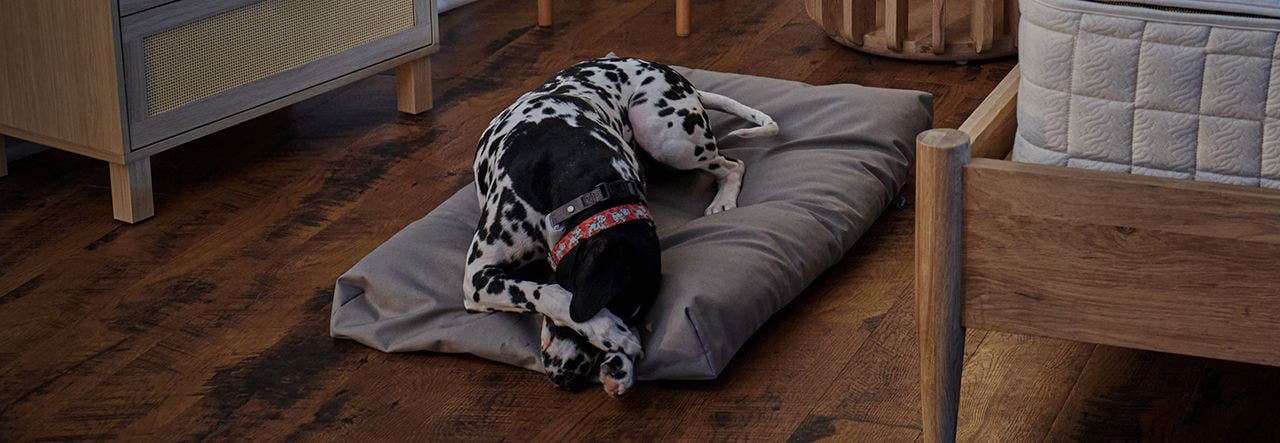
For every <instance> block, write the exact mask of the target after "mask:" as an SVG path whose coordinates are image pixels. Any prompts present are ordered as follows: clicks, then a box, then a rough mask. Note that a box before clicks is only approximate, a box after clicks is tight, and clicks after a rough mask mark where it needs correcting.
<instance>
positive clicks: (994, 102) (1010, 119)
mask: <svg viewBox="0 0 1280 443" xmlns="http://www.w3.org/2000/svg"><path fill="white" fill-rule="evenodd" d="M1021 82H1022V70H1021V69H1019V67H1017V66H1014V67H1013V70H1012V71H1009V75H1007V76H1005V78H1004V80H1001V81H1000V84H998V85H996V89H994V90H992V91H991V94H990V95H988V96H987V98H986V99H985V100H983V101H982V104H980V105H978V108H977V109H974V110H973V113H972V114H969V118H967V119H965V121H964V123H963V124H961V125H960V131H962V132H964V133H965V134H969V139H970V140H973V142H972V143H971V144H970V148H969V149H970V152H971V153H972V154H973V156H974V157H975V158H995V159H1000V158H1005V156H1008V155H1009V154H1010V153H1011V151H1013V137H1014V134H1015V133H1016V132H1017V129H1018V120H1017V113H1018V85H1019V83H1021Z"/></svg>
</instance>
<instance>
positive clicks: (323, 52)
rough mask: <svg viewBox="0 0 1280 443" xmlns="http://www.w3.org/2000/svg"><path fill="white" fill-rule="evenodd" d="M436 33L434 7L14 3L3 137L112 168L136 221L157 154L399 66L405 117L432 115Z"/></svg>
mask: <svg viewBox="0 0 1280 443" xmlns="http://www.w3.org/2000/svg"><path fill="white" fill-rule="evenodd" d="M438 36H439V33H438V30H437V27H436V10H435V1H434V0H177V1H173V0H14V1H12V2H9V3H6V5H5V11H4V14H0V134H6V135H10V136H13V137H18V138H23V139H27V140H31V141H34V142H38V143H42V144H45V145H48V146H51V147H54V148H58V149H63V150H67V151H71V152H76V153H79V154H83V155H87V156H90V157H94V158H98V159H102V160H105V161H107V162H109V163H110V171H111V192H112V202H113V208H114V210H113V212H114V213H115V217H116V218H117V219H119V220H122V221H126V222H130V223H133V222H137V221H140V220H142V219H145V218H147V217H150V216H151V215H152V213H153V211H152V201H151V189H150V188H151V185H150V177H151V173H150V161H149V158H150V156H151V155H152V154H155V153H157V152H160V151H163V150H166V149H169V148H172V147H175V146H178V145H181V144H182V143H185V142H187V141H190V140H192V139H195V138H197V137H200V136H203V135H206V134H209V133H211V132H214V131H217V130H219V129H222V128H225V127H227V126H230V125H233V124H236V123H239V122H242V121H245V120H247V119H250V118H253V117H256V116H258V115H262V114H264V113H267V112H270V111H273V110H276V109H279V108H281V107H284V106H287V105H289V104H292V103H295V102H298V101H300V100H303V99H306V98H308V97H311V96H314V95H317V94H320V93H322V92H325V91H328V90H330V89H333V88H336V87H338V86H341V85H344V84H347V83H350V82H352V81H355V80H358V79H361V78H364V77H366V76H369V75H372V74H375V73H377V72H379V71H382V70H385V69H389V68H392V67H396V68H397V70H396V72H397V76H398V77H399V78H398V83H397V84H398V88H399V93H398V94H397V102H398V104H399V108H400V110H401V111H404V112H409V113H419V112H422V111H425V110H427V109H429V108H430V106H431V89H430V88H431V87H430V81H431V77H430V63H429V60H428V59H427V56H429V55H430V54H432V53H434V52H435V51H436V50H437V49H438V38H439V37H438ZM0 171H3V168H0Z"/></svg>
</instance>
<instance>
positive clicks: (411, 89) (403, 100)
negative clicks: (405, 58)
mask: <svg viewBox="0 0 1280 443" xmlns="http://www.w3.org/2000/svg"><path fill="white" fill-rule="evenodd" d="M432 103H433V102H432V99H431V57H423V58H420V59H417V60H413V61H410V62H407V63H404V64H402V65H400V66H396V109H399V110H400V112H404V113H408V114H421V113H423V112H426V111H427V110H429V109H431V104H432Z"/></svg>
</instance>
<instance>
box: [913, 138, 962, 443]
mask: <svg viewBox="0 0 1280 443" xmlns="http://www.w3.org/2000/svg"><path fill="white" fill-rule="evenodd" d="M968 162H969V136H967V135H965V133H963V132H960V131H957V130H955V129H931V130H928V131H925V132H922V133H920V135H919V136H918V137H916V321H917V322H918V323H919V324H918V326H919V331H920V408H921V410H920V418H921V430H922V431H923V437H924V441H925V442H954V441H955V439H956V418H957V416H958V415H959V414H958V413H959V408H960V376H961V368H962V367H963V366H962V364H963V363H964V325H963V324H962V323H961V317H960V314H961V312H960V311H961V309H962V307H963V305H964V292H963V288H962V287H961V265H962V260H963V254H964V245H963V244H962V237H961V233H962V227H963V224H964V219H963V215H964V166H965V165H966V164H967V163H968Z"/></svg>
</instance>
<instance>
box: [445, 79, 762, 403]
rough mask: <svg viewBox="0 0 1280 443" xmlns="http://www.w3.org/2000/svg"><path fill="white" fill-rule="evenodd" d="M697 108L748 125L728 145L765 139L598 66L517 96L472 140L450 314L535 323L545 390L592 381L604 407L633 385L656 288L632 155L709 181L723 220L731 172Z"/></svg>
mask: <svg viewBox="0 0 1280 443" xmlns="http://www.w3.org/2000/svg"><path fill="white" fill-rule="evenodd" d="M704 108H707V109H715V110H721V111H725V112H728V113H731V114H734V115H737V116H739V117H742V118H745V119H747V120H749V121H751V122H753V123H755V124H756V125H759V126H757V127H751V128H746V129H739V130H737V131H733V132H732V133H730V134H729V135H730V136H738V137H748V138H749V137H762V136H771V135H774V134H776V133H777V132H778V125H777V124H776V123H774V121H773V119H771V118H770V117H769V116H767V115H765V114H764V113H762V112H760V111H757V110H755V109H751V108H749V107H746V106H744V105H742V104H740V103H738V102H736V101H734V100H732V99H730V98H727V97H724V96H721V95H716V94H712V93H709V92H705V91H698V90H695V89H694V88H693V85H692V84H690V83H689V81H688V80H686V79H685V78H684V77H683V76H681V75H680V74H678V73H676V71H674V70H672V69H671V68H669V67H667V66H664V65H661V64H657V63H652V62H647V61H644V60H639V59H634V58H617V57H615V56H613V54H610V55H609V56H606V57H605V58H601V59H596V60H589V61H585V62H582V63H579V64H577V65H574V66H572V67H570V68H568V69H565V70H563V71H561V72H560V73H559V74H557V75H556V76H555V77H553V78H552V79H551V80H549V81H547V82H546V83H545V84H543V85H542V86H541V87H539V88H538V89H536V90H534V91H532V92H529V93H526V94H524V95H523V96H521V97H520V98H519V99H518V100H516V102H515V103H514V104H512V105H511V106H510V107H508V108H507V109H506V110H504V111H502V113H501V114H499V115H498V116H497V117H496V118H494V119H493V121H492V122H490V124H489V127H488V129H486V130H485V132H484V134H483V135H482V136H481V137H480V143H479V147H478V149H477V152H476V159H475V176H476V186H477V194H478V195H477V197H478V198H479V200H480V205H481V207H482V208H483V210H482V213H481V216H480V223H479V226H478V228H477V229H476V233H475V237H474V238H473V239H472V242H471V249H470V251H469V253H468V257H467V267H466V275H465V277H464V283H463V291H464V297H465V302H464V304H465V307H466V309H467V310H468V311H471V312H488V311H508V312H525V313H536V314H539V315H541V317H542V342H541V343H542V363H543V365H544V367H545V368H546V371H547V374H548V375H549V376H550V378H551V380H552V382H554V383H555V384H556V385H558V386H560V387H562V388H565V389H578V388H581V387H582V386H584V385H585V384H587V383H589V382H590V381H591V379H592V378H593V377H592V376H593V374H595V372H596V371H597V370H598V371H599V380H600V381H601V383H602V384H603V385H604V389H605V391H606V392H608V393H609V394H610V395H614V396H619V395H622V394H624V393H625V392H626V391H627V390H628V389H629V388H630V387H631V385H632V383H633V382H634V362H635V360H636V359H637V358H638V357H639V356H640V355H641V353H642V351H641V345H640V340H639V339H638V338H637V333H638V331H639V327H638V326H639V325H638V322H639V321H641V320H642V319H643V317H644V312H645V310H646V309H647V307H648V306H649V305H651V304H652V301H653V300H654V298H655V297H656V296H657V293H658V285H659V281H660V278H661V264H660V249H659V247H658V236H657V233H656V231H655V230H654V226H653V223H652V219H651V218H650V217H649V215H648V208H647V207H646V206H645V199H644V193H643V190H644V176H643V175H642V171H641V165H640V164H639V162H638V161H637V157H636V155H637V152H636V148H637V147H638V148H640V149H643V150H644V151H645V152H646V153H648V155H649V156H651V157H653V159H655V160H657V161H658V162H661V163H664V164H666V165H669V166H672V167H675V168H677V169H684V170H690V169H701V170H704V171H707V172H710V173H711V174H712V175H714V176H715V177H716V179H717V183H718V185H719V191H718V193H717V194H716V196H715V198H714V199H713V200H712V202H711V205H710V206H709V207H708V208H707V210H706V213H707V214H712V213H716V212H720V211H725V210H728V209H732V208H734V207H736V206H737V197H738V190H739V188H740V186H741V184H742V176H743V172H744V170H745V167H744V165H743V163H742V162H740V161H737V160H732V159H729V158H726V157H724V156H723V155H720V153H719V152H718V150H717V149H716V139H715V136H714V135H713V134H712V133H711V126H710V122H709V121H708V120H707V115H706V112H705V111H704ZM545 262H549V264H550V265H551V267H552V269H554V275H553V276H552V277H551V278H550V281H549V282H548V281H546V280H547V279H546V278H545V277H543V278H538V277H536V276H533V277H531V276H529V275H533V274H528V273H527V272H526V271H525V270H527V269H529V268H531V267H536V265H538V264H540V263H545ZM529 265H534V266H529ZM543 275H544V276H545V274H543Z"/></svg>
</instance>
